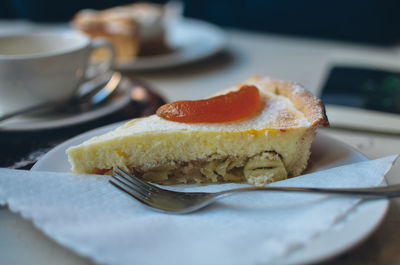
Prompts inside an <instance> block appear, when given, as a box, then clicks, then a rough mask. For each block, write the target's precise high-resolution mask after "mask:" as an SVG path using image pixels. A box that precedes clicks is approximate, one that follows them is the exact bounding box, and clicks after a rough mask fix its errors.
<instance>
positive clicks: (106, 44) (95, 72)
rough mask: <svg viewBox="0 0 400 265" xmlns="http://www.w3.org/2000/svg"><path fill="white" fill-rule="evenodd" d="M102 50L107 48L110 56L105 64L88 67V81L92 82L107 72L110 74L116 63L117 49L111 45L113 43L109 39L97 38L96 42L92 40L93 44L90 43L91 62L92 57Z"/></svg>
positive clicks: (86, 74) (86, 75)
mask: <svg viewBox="0 0 400 265" xmlns="http://www.w3.org/2000/svg"><path fill="white" fill-rule="evenodd" d="M100 48H105V49H107V50H108V51H109V56H108V58H107V59H106V60H104V62H101V63H99V64H92V65H90V64H89V66H88V67H87V70H86V73H85V77H86V80H91V79H93V78H95V77H96V76H99V75H102V74H105V73H106V72H108V71H109V70H110V69H111V68H112V67H113V65H114V62H115V58H116V55H115V49H114V47H113V45H112V44H111V42H110V41H109V40H107V39H104V38H96V39H94V40H92V42H91V43H90V47H89V57H88V58H89V60H90V57H91V54H92V53H93V52H94V51H95V50H97V49H100Z"/></svg>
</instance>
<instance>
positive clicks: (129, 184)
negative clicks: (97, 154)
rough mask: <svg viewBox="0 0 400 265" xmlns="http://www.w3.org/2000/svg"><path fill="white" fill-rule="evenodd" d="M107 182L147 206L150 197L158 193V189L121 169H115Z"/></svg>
mask: <svg viewBox="0 0 400 265" xmlns="http://www.w3.org/2000/svg"><path fill="white" fill-rule="evenodd" d="M109 182H110V183H111V184H113V185H114V186H116V187H117V188H119V189H121V190H122V191H125V192H126V193H128V194H130V195H131V196H132V197H134V198H135V199H137V200H139V201H141V202H143V203H146V204H148V203H149V202H150V201H151V195H152V193H154V192H157V191H158V188H157V187H156V186H154V185H152V184H150V183H146V182H145V181H143V180H141V179H140V178H138V177H136V176H133V175H130V174H128V173H127V172H125V171H124V170H122V169H121V168H119V167H117V168H116V169H115V170H114V172H113V174H112V178H110V179H109Z"/></svg>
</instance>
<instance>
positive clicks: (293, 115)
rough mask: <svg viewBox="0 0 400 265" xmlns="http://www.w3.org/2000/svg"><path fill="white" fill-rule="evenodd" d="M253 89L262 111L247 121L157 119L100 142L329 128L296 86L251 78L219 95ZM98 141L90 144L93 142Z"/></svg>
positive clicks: (317, 104)
mask: <svg viewBox="0 0 400 265" xmlns="http://www.w3.org/2000/svg"><path fill="white" fill-rule="evenodd" d="M245 84H246V85H249V84H251V85H255V86H256V87H257V88H258V89H259V90H260V95H261V102H262V105H263V108H262V110H261V111H260V112H259V113H258V114H257V115H254V116H252V117H251V118H249V119H245V120H241V121H237V122H230V123H213V124H210V123H196V124H188V123H180V122H174V121H169V120H165V119H163V118H161V117H159V116H157V115H152V116H149V117H146V118H145V119H134V120H132V121H130V122H128V123H126V124H124V125H123V126H121V127H119V128H117V129H116V130H114V131H112V132H109V133H108V134H106V135H103V136H102V137H101V139H102V140H105V139H112V138H116V137H121V136H129V135H132V134H141V133H149V132H150V133H151V132H162V131H171V130H172V131H174V130H180V131H210V132H246V131H249V132H255V131H261V132H266V131H274V130H278V131H279V130H289V129H294V128H310V127H313V128H314V127H316V126H318V125H322V126H325V127H327V126H329V122H328V119H327V117H326V115H325V109H324V105H323V103H322V101H321V100H320V99H318V98H316V97H314V96H313V95H312V94H311V93H310V92H309V91H307V90H306V89H304V88H303V87H301V86H300V85H299V84H296V83H292V82H287V81H278V80H273V79H270V78H261V77H258V76H253V77H252V78H251V79H249V80H248V81H247V82H245V83H242V84H239V85H238V86H235V87H232V88H229V89H227V90H224V91H222V92H221V93H222V94H224V93H228V92H230V91H234V90H237V89H239V88H240V87H241V86H242V85H245ZM96 139H97V138H94V139H92V140H91V141H89V142H90V143H92V142H94V141H96Z"/></svg>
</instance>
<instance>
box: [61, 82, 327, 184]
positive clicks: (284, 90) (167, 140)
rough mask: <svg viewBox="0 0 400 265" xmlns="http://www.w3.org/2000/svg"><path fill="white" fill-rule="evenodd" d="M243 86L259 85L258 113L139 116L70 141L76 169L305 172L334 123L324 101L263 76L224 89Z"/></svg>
mask: <svg viewBox="0 0 400 265" xmlns="http://www.w3.org/2000/svg"><path fill="white" fill-rule="evenodd" d="M244 85H246V86H255V87H257V88H258V90H259V94H260V101H261V106H262V108H261V109H260V110H259V111H258V112H257V114H255V115H252V116H251V117H248V118H247V119H241V120H239V121H236V122H228V123H182V122H175V121H170V120H166V119H164V118H161V117H159V116H157V115H152V116H149V117H146V118H140V119H134V120H131V121H129V122H127V123H126V124H124V125H122V126H121V127H119V128H117V129H115V130H113V131H111V132H109V133H106V134H104V135H101V136H97V137H94V138H92V139H90V140H88V141H86V142H84V143H82V144H80V145H78V146H74V147H71V148H69V149H68V150H67V154H68V159H69V162H70V164H71V166H72V171H73V172H77V173H107V172H108V171H111V170H112V169H113V168H115V167H117V166H118V167H121V168H123V169H125V170H127V171H130V172H131V173H133V174H136V175H138V176H141V177H142V178H144V179H146V180H149V181H152V182H156V183H160V184H177V183H220V182H248V183H251V184H254V185H265V184H267V183H270V182H274V181H278V180H283V179H286V178H287V177H293V176H297V175H299V174H301V173H302V172H303V170H304V169H305V168H306V166H307V162H308V159H309V156H310V148H311V143H312V141H313V139H314V137H315V131H316V128H317V127H318V126H319V125H322V126H325V127H328V126H329V123H328V120H327V117H326V115H325V109H324V105H323V103H322V101H321V100H320V99H318V98H316V97H314V96H313V95H312V94H311V93H310V92H308V91H307V90H305V89H304V88H302V87H301V86H300V85H298V84H296V83H292V82H287V81H278V80H273V79H270V78H262V77H259V76H254V77H252V78H251V79H249V80H248V81H246V82H244V83H242V84H239V85H237V86H235V87H233V88H230V89H227V90H224V91H222V92H221V93H220V94H226V93H229V92H231V91H236V90H238V89H239V88H241V87H242V86H244ZM233 111H234V110H233Z"/></svg>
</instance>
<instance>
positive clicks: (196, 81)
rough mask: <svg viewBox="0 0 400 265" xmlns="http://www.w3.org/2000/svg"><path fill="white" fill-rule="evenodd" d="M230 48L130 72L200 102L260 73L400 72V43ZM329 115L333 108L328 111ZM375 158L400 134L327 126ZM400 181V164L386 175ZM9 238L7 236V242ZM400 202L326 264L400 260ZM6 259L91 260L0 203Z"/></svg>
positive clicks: (259, 40)
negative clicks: (355, 68) (338, 67)
mask: <svg viewBox="0 0 400 265" xmlns="http://www.w3.org/2000/svg"><path fill="white" fill-rule="evenodd" d="M227 37H228V47H227V49H226V51H224V52H222V53H220V54H218V55H216V56H214V57H212V58H209V59H207V60H203V61H200V62H197V63H195V64H192V65H187V66H185V67H176V68H173V69H164V70H162V71H161V70H160V71H151V72H137V73H126V74H127V75H132V76H135V77H140V78H143V79H144V80H146V81H148V82H149V83H150V84H151V85H153V87H155V89H156V91H157V92H158V93H160V94H161V95H162V96H164V98H165V99H167V100H168V101H173V100H179V99H198V98H202V97H206V96H209V95H212V94H213V93H215V92H217V91H218V90H220V89H222V88H226V87H229V86H230V85H234V84H236V83H238V82H240V81H243V80H245V79H247V78H248V77H250V76H251V75H253V74H261V75H268V76H271V77H274V78H278V79H285V80H293V81H297V82H300V83H302V84H303V85H304V86H305V87H306V88H308V89H310V90H311V91H312V92H314V93H316V94H318V90H319V88H320V87H321V84H322V83H323V81H324V78H325V77H326V74H327V70H328V69H329V67H330V65H332V64H335V63H337V62H340V63H346V62H352V63H359V64H361V65H373V66H383V67H385V68H391V69H397V70H398V69H400V46H395V47H374V46H363V45H359V44H348V43H341V42H332V41H322V40H311V39H301V38H292V37H282V36H277V35H270V34H260V33H251V32H243V31H238V30H227ZM328 116H329V112H328ZM323 130H324V131H325V132H327V133H328V134H329V135H331V136H332V137H334V138H336V139H339V140H341V141H343V142H345V143H347V144H349V145H351V146H353V147H354V148H356V149H358V150H359V151H360V152H362V153H364V154H365V155H367V156H368V157H370V158H378V157H383V156H387V155H392V154H398V153H400V135H395V134H382V133H372V132H363V131H359V130H340V129H335V128H334V127H333V128H331V129H323ZM387 181H388V183H389V184H395V183H400V162H398V163H397V164H395V165H394V167H393V169H392V170H391V171H390V172H389V174H388V175H387ZM5 239H7V240H5ZM399 239H400V199H393V200H391V204H390V207H389V212H388V214H387V216H386V218H385V219H384V221H383V223H382V224H381V225H380V227H379V228H378V229H377V230H376V231H375V232H374V233H373V235H372V236H370V237H369V238H368V239H367V240H366V241H365V242H363V243H362V244H360V245H359V246H357V247H355V248H354V249H352V250H349V251H348V252H346V253H344V254H342V255H341V256H339V257H336V258H334V259H332V260H329V261H326V262H325V263H324V264H329V265H331V264H332V265H333V264H363V265H367V264H400V241H399ZM0 257H1V258H0V263H1V264H18V265H21V264H31V265H33V264H60V265H62V264H76V265H81V264H82V265H83V264H92V263H91V262H90V261H88V260H87V259H84V258H81V257H79V256H77V255H75V254H74V253H72V252H71V251H69V250H67V249H65V248H62V247H60V246H59V245H58V244H56V243H54V242H53V241H52V240H50V239H48V238H47V237H46V236H45V235H43V234H42V232H40V231H39V230H37V229H36V228H34V226H33V225H32V224H31V223H30V222H28V221H25V220H23V219H22V218H20V217H19V216H18V215H16V214H13V213H11V212H9V211H8V210H7V209H6V208H0Z"/></svg>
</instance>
